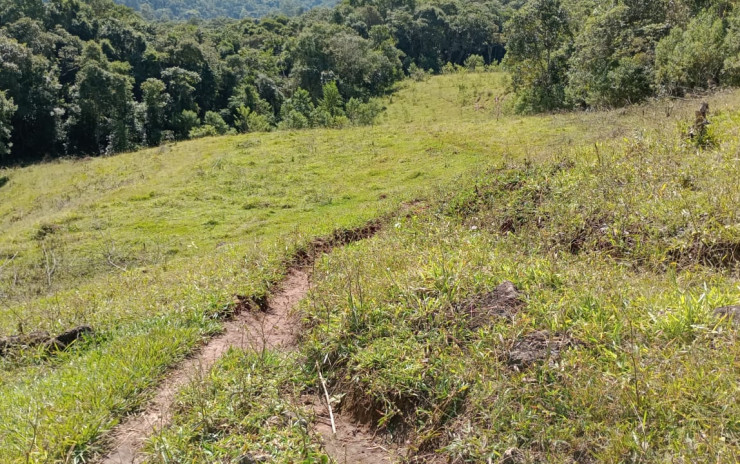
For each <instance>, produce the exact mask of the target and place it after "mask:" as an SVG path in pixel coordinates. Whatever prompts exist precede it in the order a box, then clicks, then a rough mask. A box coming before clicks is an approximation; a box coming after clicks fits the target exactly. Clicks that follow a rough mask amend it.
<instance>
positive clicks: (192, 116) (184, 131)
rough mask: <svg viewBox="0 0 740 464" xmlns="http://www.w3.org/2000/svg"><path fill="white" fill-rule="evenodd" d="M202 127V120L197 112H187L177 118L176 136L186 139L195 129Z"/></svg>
mask: <svg viewBox="0 0 740 464" xmlns="http://www.w3.org/2000/svg"><path fill="white" fill-rule="evenodd" d="M198 126H200V118H198V113H196V112H195V111H190V110H185V111H183V112H182V113H180V114H179V115H178V116H177V117H176V118H175V135H176V136H177V137H178V138H185V137H187V136H188V135H189V134H190V131H192V130H193V128H195V127H198Z"/></svg>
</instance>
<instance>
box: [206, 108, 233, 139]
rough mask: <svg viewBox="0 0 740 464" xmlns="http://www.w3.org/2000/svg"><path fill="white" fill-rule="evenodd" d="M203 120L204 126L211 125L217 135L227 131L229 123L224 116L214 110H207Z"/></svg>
mask: <svg viewBox="0 0 740 464" xmlns="http://www.w3.org/2000/svg"><path fill="white" fill-rule="evenodd" d="M203 122H204V123H205V125H206V126H211V127H213V128H214V129H215V131H216V133H217V134H218V135H224V134H225V133H227V132H228V131H229V125H228V124H226V121H224V118H223V117H221V115H220V114H218V113H216V112H214V111H208V112H207V113H206V116H205V118H204V119H203Z"/></svg>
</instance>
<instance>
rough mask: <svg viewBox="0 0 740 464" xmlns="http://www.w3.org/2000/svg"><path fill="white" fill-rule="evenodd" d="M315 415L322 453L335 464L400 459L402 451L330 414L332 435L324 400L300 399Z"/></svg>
mask: <svg viewBox="0 0 740 464" xmlns="http://www.w3.org/2000/svg"><path fill="white" fill-rule="evenodd" d="M304 403H306V404H308V405H310V406H311V407H312V408H313V410H314V413H315V415H316V421H315V431H316V432H317V433H318V434H319V435H320V436H321V437H322V439H323V441H324V449H325V450H326V452H327V454H329V456H331V457H332V458H333V459H334V461H335V462H336V463H337V464H383V463H395V462H398V461H400V460H401V459H402V458H403V455H404V450H403V449H402V448H401V447H399V446H398V445H396V444H394V443H388V442H386V441H384V440H382V439H381V438H380V437H378V436H377V435H376V434H375V433H374V432H373V431H372V430H371V429H370V428H369V427H367V426H364V425H361V424H359V423H357V422H355V421H354V420H353V419H352V418H350V417H347V416H346V415H345V414H342V413H340V414H337V413H336V412H334V414H333V416H334V429H335V430H336V433H334V431H333V429H332V423H331V418H330V415H329V409H328V408H327V406H326V400H325V399H322V398H321V397H320V395H314V396H306V397H304Z"/></svg>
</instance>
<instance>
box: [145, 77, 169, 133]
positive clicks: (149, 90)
mask: <svg viewBox="0 0 740 464" xmlns="http://www.w3.org/2000/svg"><path fill="white" fill-rule="evenodd" d="M166 89H167V86H166V85H165V83H164V82H162V81H160V80H159V79H154V78H149V79H147V80H146V81H145V82H144V83H142V84H141V94H142V101H143V103H144V106H145V108H146V121H145V123H144V126H145V134H146V143H147V144H148V145H150V146H157V145H159V144H160V143H161V142H162V131H163V130H164V129H165V127H166V122H167V121H166V115H165V110H166V108H167V106H168V105H169V104H170V100H171V99H170V96H169V94H168V93H167V92H166Z"/></svg>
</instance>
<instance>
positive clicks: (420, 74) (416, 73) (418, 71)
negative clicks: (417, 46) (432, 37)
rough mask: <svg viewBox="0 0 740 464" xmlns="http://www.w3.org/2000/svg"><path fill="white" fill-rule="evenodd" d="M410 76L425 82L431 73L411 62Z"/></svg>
mask: <svg viewBox="0 0 740 464" xmlns="http://www.w3.org/2000/svg"><path fill="white" fill-rule="evenodd" d="M409 77H411V79H413V80H415V81H416V82H423V81H425V80H427V79H428V78H429V73H427V72H426V71H425V70H424V69H423V68H420V67H418V66H417V65H416V63H411V66H409Z"/></svg>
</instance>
